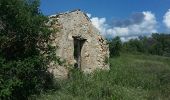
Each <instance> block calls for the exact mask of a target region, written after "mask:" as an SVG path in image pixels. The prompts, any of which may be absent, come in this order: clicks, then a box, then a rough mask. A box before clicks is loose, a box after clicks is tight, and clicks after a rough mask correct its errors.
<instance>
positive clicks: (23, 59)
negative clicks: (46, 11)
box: [0, 0, 54, 100]
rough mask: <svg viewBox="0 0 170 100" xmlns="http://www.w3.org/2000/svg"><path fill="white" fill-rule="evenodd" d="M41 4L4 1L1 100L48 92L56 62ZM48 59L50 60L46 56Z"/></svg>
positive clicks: (20, 99) (19, 99)
mask: <svg viewBox="0 0 170 100" xmlns="http://www.w3.org/2000/svg"><path fill="white" fill-rule="evenodd" d="M38 7H39V0H0V9H1V10H0V99H2V100H26V99H27V97H28V96H29V95H31V94H34V93H39V92H41V91H42V90H43V89H44V88H48V85H47V84H48V82H50V81H51V80H50V79H51V78H52V77H51V76H50V75H49V73H48V72H47V65H48V63H49V62H50V61H51V60H52V59H53V58H54V56H53V55H54V52H53V50H54V47H52V46H51V45H50V44H49V43H50V39H49V38H50V35H51V33H52V31H50V30H49V28H48V27H47V26H46V25H45V23H46V22H47V21H48V18H47V17H45V16H44V15H43V14H42V13H41V12H40V10H39V8H38ZM44 55H46V56H44Z"/></svg>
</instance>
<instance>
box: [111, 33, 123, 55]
mask: <svg viewBox="0 0 170 100" xmlns="http://www.w3.org/2000/svg"><path fill="white" fill-rule="evenodd" d="M121 48H122V42H121V40H120V37H118V36H117V37H115V38H113V39H112V40H111V42H109V50H110V56H111V57H113V56H120V51H121Z"/></svg>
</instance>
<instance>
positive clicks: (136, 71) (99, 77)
mask: <svg viewBox="0 0 170 100" xmlns="http://www.w3.org/2000/svg"><path fill="white" fill-rule="evenodd" d="M110 64H111V70H110V71H109V72H104V71H102V72H95V74H94V75H83V74H82V73H81V72H75V71H73V74H72V77H71V78H70V79H69V80H67V81H65V82H61V83H60V84H59V85H58V86H59V88H58V90H56V91H53V92H48V93H44V94H41V95H40V96H38V97H37V99H38V100H170V58H167V57H161V56H151V55H150V56H148V55H132V54H122V55H121V56H120V57H116V58H111V59H110Z"/></svg>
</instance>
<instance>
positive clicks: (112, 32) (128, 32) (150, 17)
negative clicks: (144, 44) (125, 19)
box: [90, 11, 157, 41]
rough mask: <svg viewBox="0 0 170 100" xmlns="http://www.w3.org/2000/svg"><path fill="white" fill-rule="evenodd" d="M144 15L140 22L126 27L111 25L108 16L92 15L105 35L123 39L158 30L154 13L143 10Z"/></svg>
mask: <svg viewBox="0 0 170 100" xmlns="http://www.w3.org/2000/svg"><path fill="white" fill-rule="evenodd" d="M142 14H143V15H144V18H143V20H142V21H141V22H140V23H136V24H135V23H133V24H130V25H127V26H124V27H118V26H114V25H113V26H111V25H109V24H107V23H106V18H98V17H91V14H90V17H91V18H90V19H91V21H92V24H93V25H94V26H95V27H96V28H97V29H98V30H99V31H100V32H101V34H102V35H103V36H105V37H109V38H112V37H115V36H120V37H121V39H122V40H123V41H126V40H127V39H130V38H136V37H137V36H140V35H147V36H148V35H150V34H151V33H154V32H157V21H156V17H155V15H154V14H153V13H151V12H149V11H144V12H142Z"/></svg>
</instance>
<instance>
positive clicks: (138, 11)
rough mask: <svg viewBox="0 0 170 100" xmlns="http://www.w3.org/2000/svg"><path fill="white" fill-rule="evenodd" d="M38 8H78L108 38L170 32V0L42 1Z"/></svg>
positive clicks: (54, 10) (55, 10)
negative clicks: (86, 14)
mask: <svg viewBox="0 0 170 100" xmlns="http://www.w3.org/2000/svg"><path fill="white" fill-rule="evenodd" d="M40 9H41V11H42V12H43V13H44V14H45V15H52V14H56V13H59V12H65V11H71V10H74V9H81V10H82V11H84V12H86V13H88V15H89V16H90V18H91V20H92V22H93V24H94V25H95V26H96V27H97V28H98V29H99V30H100V31H101V33H102V34H103V35H105V36H107V37H108V36H110V37H114V36H121V37H122V38H124V39H125V38H126V39H127V38H128V37H129V38H133V37H134V38H135V36H139V35H147V36H149V35H150V34H151V32H167V33H168V32H170V31H169V30H170V25H169V23H170V11H169V9H170V0H41V6H40ZM135 28H136V29H139V30H134V29H135ZM146 31H148V33H147V32H146ZM135 32H136V33H135Z"/></svg>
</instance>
